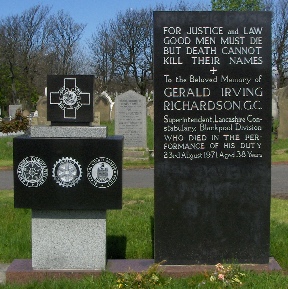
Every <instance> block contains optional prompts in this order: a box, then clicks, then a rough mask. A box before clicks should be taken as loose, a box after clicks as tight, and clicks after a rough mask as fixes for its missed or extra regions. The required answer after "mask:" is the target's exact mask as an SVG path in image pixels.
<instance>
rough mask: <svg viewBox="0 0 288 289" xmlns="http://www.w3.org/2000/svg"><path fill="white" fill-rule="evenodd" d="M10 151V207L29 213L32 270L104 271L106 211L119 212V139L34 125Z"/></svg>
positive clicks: (95, 131)
mask: <svg viewBox="0 0 288 289" xmlns="http://www.w3.org/2000/svg"><path fill="white" fill-rule="evenodd" d="M13 147H14V190H15V196H14V206H15V208H31V209H32V262H31V268H32V271H33V272H34V270H36V271H37V270H51V271H55V270H70V271H71V270H100V271H101V270H104V269H105V268H106V210H107V209H121V208H122V147H123V137H122V136H114V137H107V131H106V128H105V127H77V126H74V127H73V129H71V127H68V126H63V127H56V126H55V127H39V126H38V127H31V130H30V134H29V135H25V136H22V137H18V138H15V139H14V143H13ZM16 263H17V262H16ZM20 264H22V265H23V266H24V267H23V268H25V267H27V264H26V263H25V262H24V263H23V262H22V263H21V262H20ZM17 266H18V267H19V262H18V265H17ZM20 267H21V266H20ZM23 268H22V269H23ZM25 270H26V269H25ZM25 270H24V271H25ZM20 271H21V270H20ZM26 271H27V270H26Z"/></svg>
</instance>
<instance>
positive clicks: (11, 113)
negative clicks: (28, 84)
mask: <svg viewBox="0 0 288 289" xmlns="http://www.w3.org/2000/svg"><path fill="white" fill-rule="evenodd" d="M18 109H20V110H22V105H21V104H15V105H12V104H11V105H9V116H10V117H12V118H14V117H15V114H16V111H17V110H18Z"/></svg>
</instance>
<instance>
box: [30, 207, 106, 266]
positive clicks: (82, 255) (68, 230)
mask: <svg viewBox="0 0 288 289" xmlns="http://www.w3.org/2000/svg"><path fill="white" fill-rule="evenodd" d="M105 266H106V211H81V210H80V211H79V210H61V211H60V210H59V211H53V210H32V267H33V268H34V269H45V270H52V269H53V270H58V269H59V270H71V269H86V270H103V269H105Z"/></svg>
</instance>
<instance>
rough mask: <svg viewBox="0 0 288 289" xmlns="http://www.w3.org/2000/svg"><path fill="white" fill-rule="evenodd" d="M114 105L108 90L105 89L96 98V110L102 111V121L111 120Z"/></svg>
mask: <svg viewBox="0 0 288 289" xmlns="http://www.w3.org/2000/svg"><path fill="white" fill-rule="evenodd" d="M112 107H113V102H112V99H111V98H110V96H109V95H108V93H107V92H106V91H103V92H102V93H101V94H100V95H99V96H97V97H96V99H95V111H96V112H98V113H100V119H101V121H105V122H107V121H111V120H112V116H111V112H112Z"/></svg>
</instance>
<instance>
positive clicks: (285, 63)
mask: <svg viewBox="0 0 288 289" xmlns="http://www.w3.org/2000/svg"><path fill="white" fill-rule="evenodd" d="M272 46H273V47H272V51H273V62H274V64H275V65H276V67H277V70H278V74H279V87H282V86H284V85H285V80H286V79H287V73H288V2H287V0H277V1H275V2H274V6H273V42H272Z"/></svg>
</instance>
